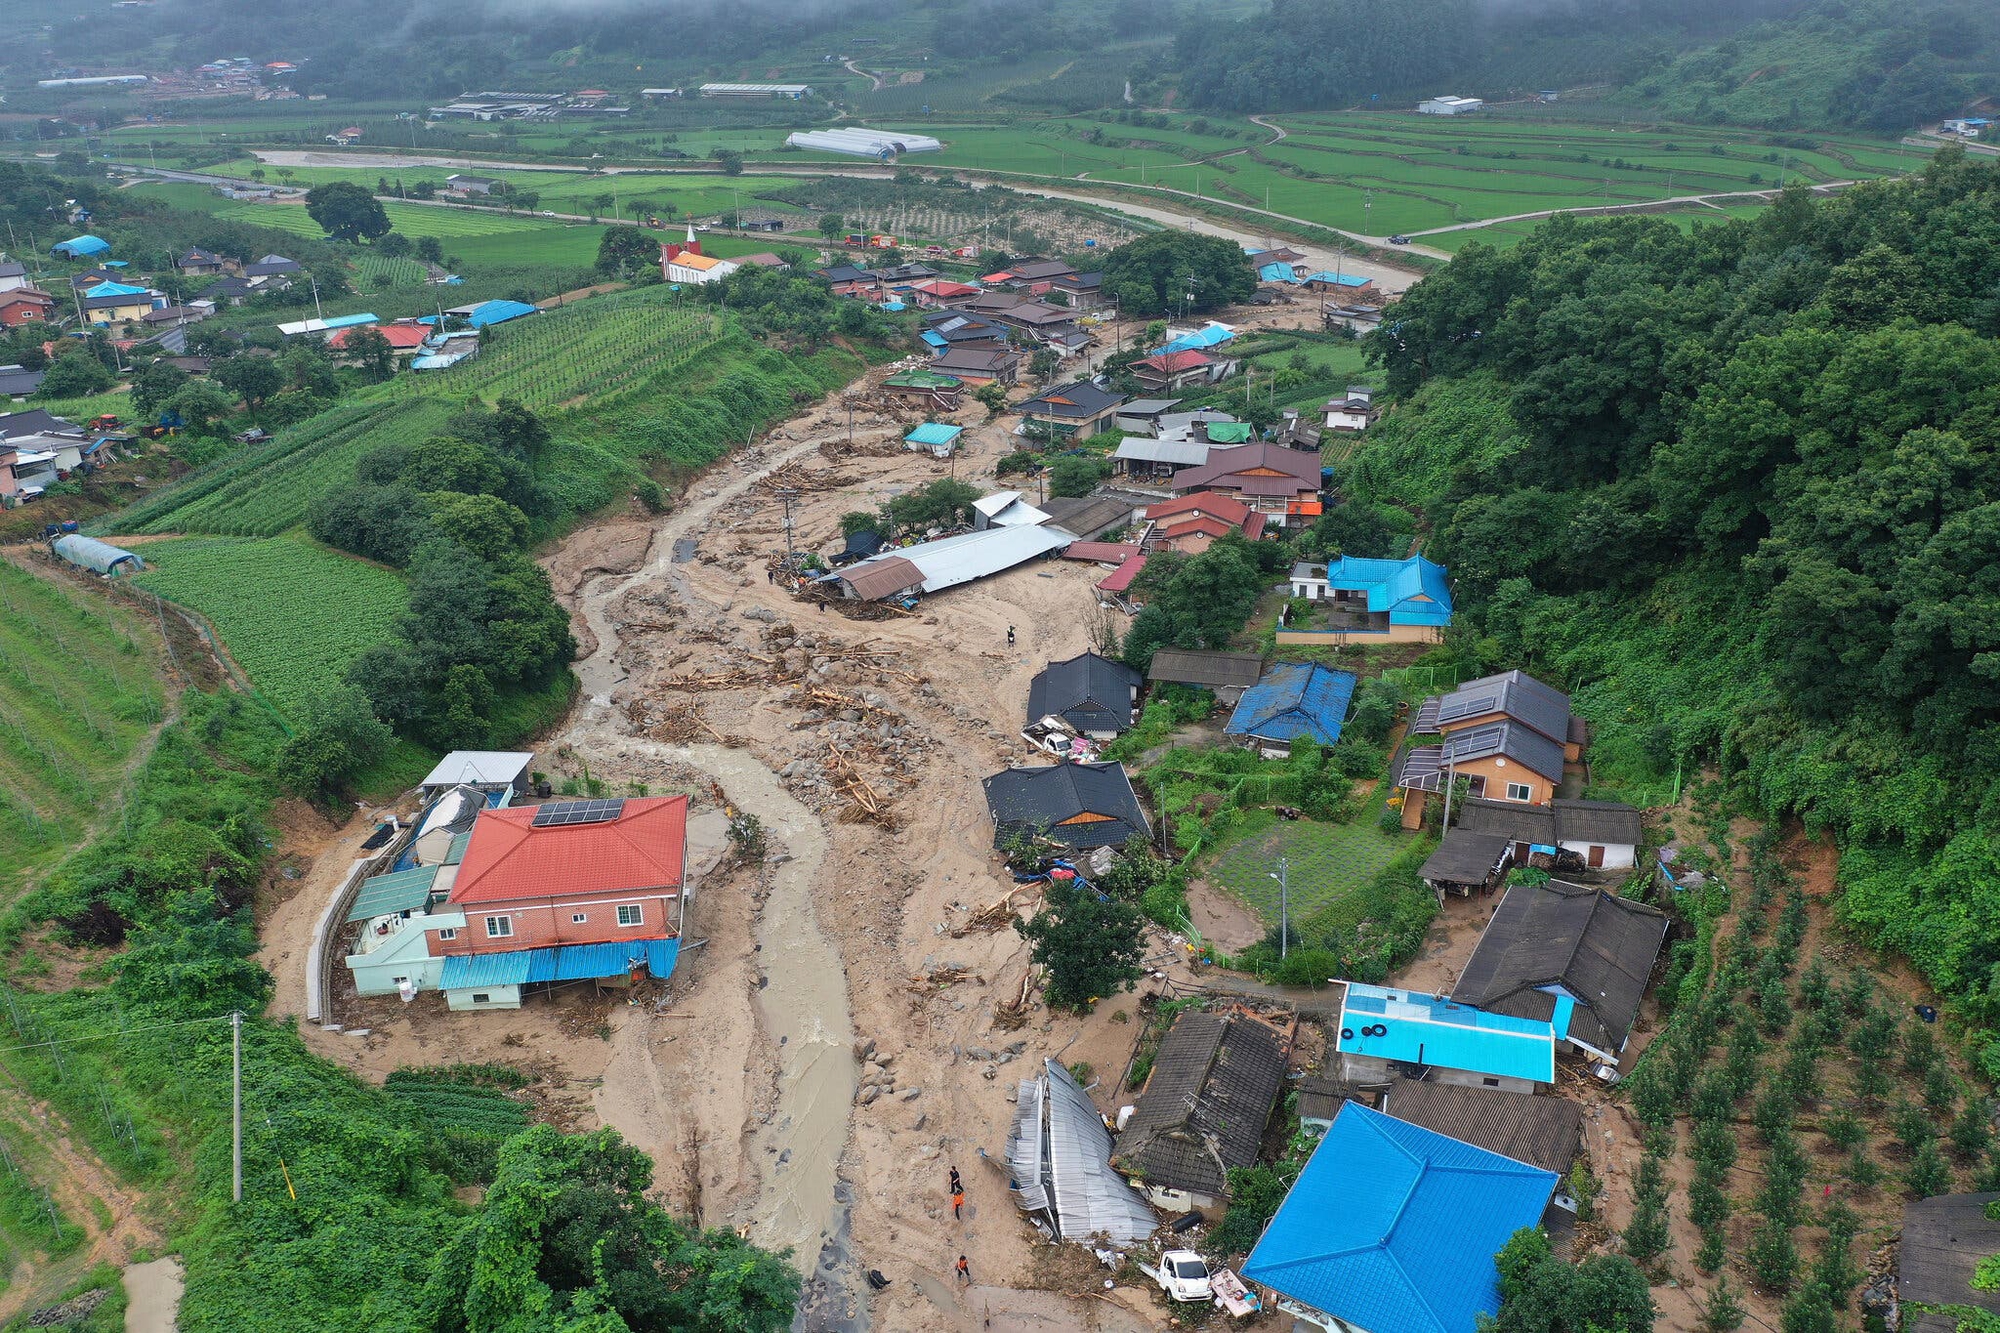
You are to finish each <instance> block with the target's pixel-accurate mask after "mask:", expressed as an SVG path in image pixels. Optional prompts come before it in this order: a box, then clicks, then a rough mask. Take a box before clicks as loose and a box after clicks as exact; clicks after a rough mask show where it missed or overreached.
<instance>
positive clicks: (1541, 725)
mask: <svg viewBox="0 0 2000 1333" xmlns="http://www.w3.org/2000/svg"><path fill="white" fill-rule="evenodd" d="M1493 714H1500V715H1504V716H1506V717H1509V718H1512V719H1513V720H1514V721H1516V722H1520V723H1522V724H1524V725H1526V726H1528V727H1530V728H1532V729H1534V730H1535V731H1538V732H1540V733H1541V734H1542V735H1544V736H1547V737H1548V738H1549V739H1550V740H1553V741H1556V742H1558V743H1561V742H1564V741H1567V740H1568V739H1569V732H1570V706H1569V696H1568V695H1567V694H1564V693H1563V692H1562V691H1561V690H1558V689H1556V688H1554V687H1553V686H1550V685H1544V684H1543V683H1542V682H1541V681H1539V680H1536V679H1535V678H1534V677H1533V676H1530V675H1528V674H1527V673H1526V672H1524V671H1506V672H1502V673H1501V674H1500V675H1497V676H1482V677H1480V678H1479V679H1478V680H1468V681H1466V682H1465V683H1464V684H1463V685H1460V686H1459V687H1458V688H1457V689H1455V690H1453V691H1451V692H1450V693H1449V694H1441V695H1437V696H1435V697H1433V698H1430V699H1426V700H1424V702H1423V703H1422V705H1420V706H1419V707H1418V709H1417V716H1416V721H1415V723H1414V726H1415V729H1416V733H1417V734H1419V735H1428V734H1430V733H1432V732H1435V731H1439V730H1449V729H1450V728H1451V727H1453V726H1456V725H1461V724H1463V723H1464V722H1465V721H1466V720H1468V719H1470V718H1475V717H1487V716H1491V715H1493Z"/></svg>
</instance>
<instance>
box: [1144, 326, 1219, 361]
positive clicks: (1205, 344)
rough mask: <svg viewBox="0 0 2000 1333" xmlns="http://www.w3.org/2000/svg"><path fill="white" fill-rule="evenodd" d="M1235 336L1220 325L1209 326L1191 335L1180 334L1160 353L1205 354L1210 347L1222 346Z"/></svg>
mask: <svg viewBox="0 0 2000 1333" xmlns="http://www.w3.org/2000/svg"><path fill="white" fill-rule="evenodd" d="M1235 336H1236V334H1235V332H1234V331H1233V330H1231V329H1226V328H1224V327H1223V326H1222V325H1220V324H1209V325H1206V326H1204V327H1202V328H1199V329H1196V330H1195V331H1194V332H1193V333H1184V334H1182V335H1181V336H1180V337H1178V338H1176V339H1174V340H1173V341H1172V342H1170V343H1168V344H1167V345H1166V346H1165V347H1162V348H1161V349H1160V353H1161V354H1164V353H1167V352H1205V351H1207V350H1208V349H1209V348H1211V347H1220V346H1222V344H1224V343H1226V342H1228V341H1229V340H1230V339H1231V338H1234V337H1235Z"/></svg>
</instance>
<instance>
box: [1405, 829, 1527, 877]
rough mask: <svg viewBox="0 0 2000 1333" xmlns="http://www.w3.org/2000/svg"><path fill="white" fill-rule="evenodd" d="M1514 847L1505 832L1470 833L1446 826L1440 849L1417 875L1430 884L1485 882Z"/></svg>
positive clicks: (1439, 844)
mask: <svg viewBox="0 0 2000 1333" xmlns="http://www.w3.org/2000/svg"><path fill="white" fill-rule="evenodd" d="M1511 846H1513V839H1511V838H1509V837H1507V836H1506V835H1504V834H1499V833H1471V832H1468V831H1467V830H1466V829H1464V828H1463V827H1460V828H1452V829H1446V830H1445V834H1444V838H1443V840H1442V841H1441V842H1439V843H1438V848H1437V850H1436V851H1434V852H1432V853H1431V854H1430V858H1429V859H1428V860H1426V861H1425V862H1424V864H1423V866H1422V868H1421V869H1419V870H1418V871H1417V874H1418V875H1419V876H1421V877H1422V878H1423V879H1425V880H1427V881H1430V882H1431V883H1444V884H1484V883H1485V882H1486V877H1487V876H1488V875H1490V874H1492V873H1493V869H1494V867H1495V866H1497V865H1498V864H1499V863H1500V857H1501V856H1502V855H1503V854H1504V853H1505V852H1506V851H1507V849H1508V848H1509V847H1511Z"/></svg>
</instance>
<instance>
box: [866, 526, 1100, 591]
mask: <svg viewBox="0 0 2000 1333" xmlns="http://www.w3.org/2000/svg"><path fill="white" fill-rule="evenodd" d="M1074 540H1076V539H1075V538H1074V537H1072V536H1070V534H1068V533H1067V532H1058V531H1055V530H1054V529H1051V528H1045V527H1039V526H1032V527H1031V526H1021V527H994V528H984V529H981V530H980V531H978V532H962V533H960V534H958V535H957V536H955V537H942V538H939V539H938V540H937V541H934V542H922V543H919V544H918V545H916V546H905V547H903V548H902V549H901V550H899V551H897V552H896V553H895V554H894V555H888V556H877V557H875V560H876V561H880V560H907V561H908V562H909V563H910V564H912V565H915V566H916V567H917V571H918V572H919V573H921V574H922V575H923V576H924V578H923V590H924V591H925V592H941V591H943V590H944V589H946V588H955V587H957V586H958V585H959V584H961V583H970V582H971V581H972V580H974V579H980V578H985V577H986V576H987V575H989V574H998V573H999V572H1000V571H1002V570H1005V569H1012V568H1013V567H1014V566H1015V565H1018V564H1020V563H1021V562H1022V561H1024V560H1032V559H1034V558H1035V557H1036V556H1038V555H1046V554H1047V553H1048V552H1050V551H1054V550H1057V549H1059V548H1061V547H1064V546H1067V545H1069V544H1070V543H1071V542H1072V541H1074ZM871 563H873V562H872V561H863V562H862V563H860V564H858V565H854V566H851V567H850V568H849V569H848V571H847V572H846V573H845V574H844V575H842V577H844V578H845V579H847V580H848V582H849V583H853V582H854V577H855V575H856V574H857V573H860V572H861V571H863V570H865V569H866V568H867V567H868V566H869V565H870V564H871Z"/></svg>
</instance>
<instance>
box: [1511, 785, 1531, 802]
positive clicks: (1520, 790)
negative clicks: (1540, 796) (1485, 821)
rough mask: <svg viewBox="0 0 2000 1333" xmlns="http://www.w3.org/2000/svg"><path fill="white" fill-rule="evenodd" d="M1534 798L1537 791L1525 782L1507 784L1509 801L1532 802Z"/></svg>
mask: <svg viewBox="0 0 2000 1333" xmlns="http://www.w3.org/2000/svg"><path fill="white" fill-rule="evenodd" d="M1534 797H1535V789H1534V788H1533V787H1530V786H1529V785H1528V784H1527V783H1525V782H1510V783H1508V784H1507V799H1508V800H1510V801H1531V800H1533V799H1534Z"/></svg>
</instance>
